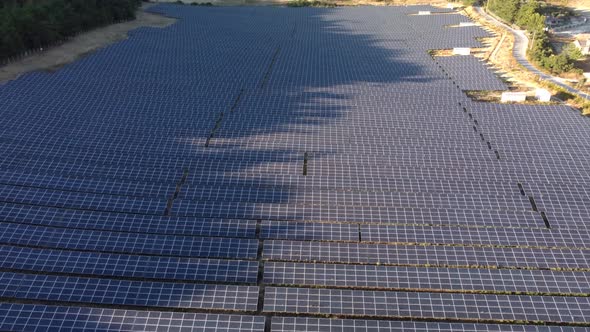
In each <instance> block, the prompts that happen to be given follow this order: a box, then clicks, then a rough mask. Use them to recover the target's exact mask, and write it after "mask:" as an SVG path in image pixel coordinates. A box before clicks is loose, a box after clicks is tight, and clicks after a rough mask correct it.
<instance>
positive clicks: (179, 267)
mask: <svg viewBox="0 0 590 332" xmlns="http://www.w3.org/2000/svg"><path fill="white" fill-rule="evenodd" d="M1 251H2V253H5V254H11V255H12V256H10V257H5V258H3V259H2V265H1V267H2V268H4V269H13V270H19V271H32V272H35V273H38V272H42V273H67V274H72V275H86V276H89V275H91V276H97V277H98V276H100V277H110V278H122V277H124V278H134V279H138V280H145V279H151V280H169V281H212V282H233V283H236V282H237V283H244V284H252V283H254V282H256V280H257V272H258V263H257V262H248V261H223V260H213V259H193V260H191V261H187V260H181V259H177V258H167V257H151V256H139V255H123V254H105V253H84V252H76V251H60V250H45V251H41V250H39V249H32V248H23V247H9V246H2V247H1ZM64 264H67V265H64ZM103 264H109V265H106V266H105V265H103ZM197 269H200V270H197ZM33 276H35V275H33ZM192 276H194V279H191V277H192ZM589 277H590V273H589V272H588V271H550V270H523V269H484V268H470V269H466V268H437V267H404V266H382V265H347V264H321V263H289V262H266V263H265V265H264V280H265V282H266V283H267V284H270V285H307V286H324V287H344V288H366V289H371V288H373V289H397V290H399V289H412V290H414V289H422V290H434V291H438V290H446V291H455V292H471V291H482V292H499V293H506V292H529V293H542V294H561V295H568V294H569V295H581V296H584V294H587V293H588V290H589V289H588V278H589ZM14 278H15V280H12V281H11V282H14V283H18V284H19V285H20V283H22V282H23V281H25V280H26V279H25V278H24V277H22V276H21V277H13V279H14ZM98 280H102V279H98ZM105 280H107V281H108V279H105ZM26 284H27V285H31V284H32V283H30V282H26ZM10 285H11V284H7V285H6V287H5V291H6V292H11V291H18V290H19V289H22V288H20V287H21V286H19V285H17V286H19V287H16V286H10ZM167 285H173V284H169V283H168V284H167ZM183 285H184V284H179V287H183ZM22 287H24V286H22ZM129 287H131V286H129ZM156 293H157V292H156ZM171 293H176V295H177V292H171ZM165 295H166V294H165ZM169 295H171V294H169ZM4 296H7V297H13V296H11V295H10V294H8V293H5V294H4ZM192 296H196V295H195V294H193V293H191V294H190V295H189V297H192Z"/></svg>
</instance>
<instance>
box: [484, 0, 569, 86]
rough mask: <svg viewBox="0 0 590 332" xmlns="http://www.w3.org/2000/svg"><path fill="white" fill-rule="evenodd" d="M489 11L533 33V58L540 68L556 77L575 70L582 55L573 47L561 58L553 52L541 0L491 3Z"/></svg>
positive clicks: (531, 55) (502, 0) (494, 0)
mask: <svg viewBox="0 0 590 332" xmlns="http://www.w3.org/2000/svg"><path fill="white" fill-rule="evenodd" d="M487 8H488V10H489V11H491V12H492V13H494V14H495V15H496V16H498V17H500V18H501V19H503V20H504V21H506V22H509V23H514V24H516V25H518V26H519V27H521V28H523V29H526V30H527V31H528V32H529V35H530V38H531V45H530V49H529V56H530V58H531V59H532V60H533V61H534V62H536V63H537V64H538V65H539V66H541V67H543V68H545V69H547V70H549V71H551V72H553V73H556V74H560V73H563V72H567V71H571V70H572V69H574V65H573V62H574V60H577V56H578V54H577V53H576V51H575V50H574V49H572V48H571V47H570V48H568V49H566V51H565V52H562V53H561V54H559V55H556V54H555V53H554V52H553V49H552V48H551V45H550V43H549V36H548V35H547V31H546V29H545V17H544V16H543V15H542V14H541V5H540V4H539V2H538V1H537V0H527V1H524V2H523V1H521V0H488V3H487Z"/></svg>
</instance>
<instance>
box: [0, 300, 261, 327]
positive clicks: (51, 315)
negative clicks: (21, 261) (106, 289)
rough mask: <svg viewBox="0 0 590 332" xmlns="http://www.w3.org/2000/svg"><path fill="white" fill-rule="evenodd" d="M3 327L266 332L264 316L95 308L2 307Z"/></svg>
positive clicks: (14, 304) (7, 304) (0, 313)
mask: <svg viewBox="0 0 590 332" xmlns="http://www.w3.org/2000/svg"><path fill="white" fill-rule="evenodd" d="M0 317H1V318H0V328H1V329H3V330H4V329H5V330H11V331H19V330H27V331H47V330H54V329H59V330H60V331H96V330H102V329H106V330H117V331H125V330H127V331H131V330H136V331H137V330H141V331H160V330H162V329H166V330H173V329H186V328H188V329H191V330H193V331H213V330H215V331H223V332H229V331H236V332H237V331H252V332H255V331H259V332H261V331H264V321H265V319H264V317H255V316H241V315H219V314H207V313H186V312H161V311H139V310H123V309H108V308H92V307H65V306H47V305H39V304H18V303H2V304H0Z"/></svg>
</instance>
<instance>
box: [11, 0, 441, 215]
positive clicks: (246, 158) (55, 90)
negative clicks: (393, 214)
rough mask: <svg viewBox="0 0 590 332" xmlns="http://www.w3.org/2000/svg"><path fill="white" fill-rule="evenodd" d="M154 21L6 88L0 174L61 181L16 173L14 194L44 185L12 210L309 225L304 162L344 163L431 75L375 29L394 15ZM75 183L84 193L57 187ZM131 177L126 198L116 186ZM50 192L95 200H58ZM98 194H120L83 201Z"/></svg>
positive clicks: (403, 43) (295, 12)
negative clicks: (156, 25) (5, 155)
mask: <svg viewBox="0 0 590 332" xmlns="http://www.w3.org/2000/svg"><path fill="white" fill-rule="evenodd" d="M152 10H153V11H156V12H162V13H165V14H167V15H169V16H175V17H179V18H180V20H179V21H178V22H177V23H176V24H174V25H172V26H170V27H168V28H164V29H147V30H145V29H144V30H141V31H138V32H137V33H133V34H132V35H131V36H130V38H129V39H128V40H126V41H123V42H120V43H116V44H114V45H112V46H110V47H107V48H105V49H102V50H100V51H99V52H97V53H95V54H93V55H90V56H88V57H86V58H84V59H82V60H80V61H78V62H75V63H73V64H71V65H68V66H66V67H64V68H62V69H61V70H59V71H57V72H55V73H54V74H52V75H29V76H26V77H23V78H22V79H20V80H17V81H14V82H13V84H12V83H11V89H15V91H18V97H19V100H18V101H15V102H14V103H13V104H11V106H10V108H9V109H8V110H7V111H6V112H5V113H6V114H5V115H6V119H7V120H8V121H7V123H10V125H11V128H7V130H6V131H5V132H4V135H5V136H6V137H9V138H10V139H11V141H10V142H8V143H3V144H4V145H5V146H6V148H7V151H8V152H9V153H13V154H14V157H13V158H12V159H11V160H8V161H6V167H8V168H10V169H12V170H13V171H14V170H18V172H21V173H23V174H25V175H26V174H28V173H36V174H38V173H41V174H50V175H52V176H58V178H57V179H59V182H58V181H57V180H48V179H46V178H43V179H39V178H38V177H35V178H30V177H27V178H26V179H24V176H23V179H21V180H19V181H21V182H19V183H18V184H19V185H31V186H37V187H42V188H49V189H53V190H54V191H52V192H51V195H49V194H47V193H46V192H44V193H43V194H44V197H46V198H43V199H38V200H37V199H35V200H29V201H27V202H24V203H27V204H40V205H44V206H51V207H60V208H61V207H63V208H77V209H87V210H98V211H108V212H121V213H145V214H154V213H158V212H160V211H161V213H163V214H164V213H166V214H172V215H179V216H199V217H223V218H255V219H275V218H280V219H294V220H300V219H302V218H308V217H313V216H316V215H317V216H319V215H318V213H322V209H319V208H317V209H315V210H317V211H316V212H314V213H312V214H311V215H310V214H309V213H308V211H307V209H306V208H301V209H300V207H301V206H307V205H308V204H313V201H310V200H309V199H307V198H301V197H299V196H300V194H301V192H302V191H304V190H307V189H309V188H313V184H312V183H311V180H310V178H314V175H317V174H318V168H317V167H316V168H314V161H315V160H318V159H319V158H329V157H330V156H331V155H337V156H343V155H344V156H349V157H351V158H352V159H351V161H350V162H353V160H354V158H353V157H354V155H355V154H356V153H358V152H359V151H360V149H362V147H363V145H364V143H363V142H362V139H364V138H366V137H379V136H380V135H383V134H386V133H387V131H388V130H389V129H388V127H389V126H391V125H392V124H391V123H389V122H388V121H389V120H388V116H389V114H390V113H391V112H397V111H403V110H400V109H399V108H398V107H397V106H398V105H397V104H396V103H397V100H398V99H399V98H400V96H402V95H406V94H407V93H408V90H409V89H414V88H416V87H420V86H422V85H423V84H426V83H428V82H429V81H430V80H431V79H432V78H431V76H430V75H429V74H428V73H424V72H423V63H422V62H424V61H431V60H430V58H429V56H428V55H427V54H426V52H422V51H420V52H415V51H411V50H409V43H408V41H407V40H406V39H404V32H403V31H396V30H391V29H390V26H388V25H385V26H384V25H383V24H382V23H383V21H386V20H390V17H389V16H387V15H395V13H397V12H392V13H389V14H384V13H383V12H382V10H381V9H375V8H359V9H355V10H338V9H314V8H301V9H292V8H276V7H274V8H271V7H265V8H260V7H258V8H247V7H241V8H223V9H221V8H190V7H183V6H175V5H160V6H156V7H153V8H152ZM397 15H400V17H401V18H403V17H406V15H405V14H404V13H403V12H401V14H400V13H397ZM371 18H374V19H371ZM401 18H400V19H401ZM402 26H403V24H402ZM74 176H75V177H78V178H80V177H81V178H92V179H93V181H94V182H84V181H78V183H77V184H76V185H73V184H70V183H69V182H68V181H71V180H68V179H69V177H74ZM12 178H14V177H12ZM41 180H43V181H44V182H43V184H40V183H37V182H36V181H41ZM107 181H110V182H108V185H107V184H106V183H107ZM117 181H120V183H119V184H118V188H117V189H116V190H115V187H116V186H117ZM137 181H140V182H141V183H142V184H141V185H140V188H139V189H137V190H134V191H133V196H132V197H129V196H131V195H130V194H128V192H129V191H126V190H122V187H126V186H135V185H136V182H137ZM80 182H82V184H79V183H80ZM149 183H158V184H159V185H161V186H162V188H161V189H159V190H154V189H153V188H149V186H148V184H149ZM175 188H176V189H177V190H176V191H177V192H176V193H174V189H175ZM60 190H69V191H76V192H78V191H79V192H83V193H88V192H89V193H93V194H97V195H98V196H92V199H88V198H87V196H84V197H83V198H80V197H78V196H76V194H71V196H72V197H73V198H72V199H69V198H68V199H64V198H63V197H62V196H63V195H62V196H60V195H59V193H60ZM154 191H155V192H156V193H154ZM171 192H172V193H171ZM53 194H55V195H54V196H56V197H53ZM103 194H109V195H117V196H122V197H120V199H113V200H104V201H101V202H100V203H97V202H94V200H100V197H101V196H100V195H103ZM27 195H29V196H31V195H32V196H38V195H42V193H41V192H39V193H38V195H37V194H36V192H35V193H33V194H31V193H29V192H27ZM29 196H27V197H29ZM72 200H74V201H75V202H74V203H75V205H72V204H74V203H72ZM171 201H173V204H170V202H171ZM324 203H326V204H328V203H330V202H324ZM271 204H274V205H271ZM279 204H282V205H279Z"/></svg>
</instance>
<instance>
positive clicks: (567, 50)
mask: <svg viewBox="0 0 590 332" xmlns="http://www.w3.org/2000/svg"><path fill="white" fill-rule="evenodd" d="M562 53H563V54H565V56H567V57H568V59H570V60H574V61H576V60H580V59H581V58H583V57H584V55H583V54H582V51H580V49H579V48H577V47H576V45H574V44H568V45H567V46H565V47H564V48H563V51H562Z"/></svg>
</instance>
